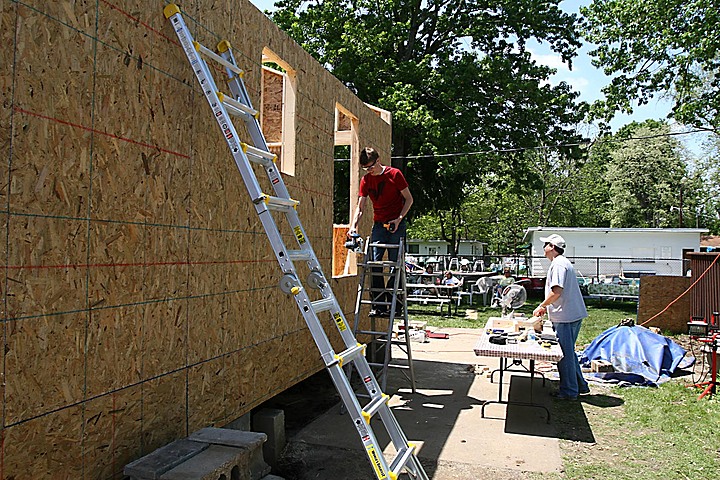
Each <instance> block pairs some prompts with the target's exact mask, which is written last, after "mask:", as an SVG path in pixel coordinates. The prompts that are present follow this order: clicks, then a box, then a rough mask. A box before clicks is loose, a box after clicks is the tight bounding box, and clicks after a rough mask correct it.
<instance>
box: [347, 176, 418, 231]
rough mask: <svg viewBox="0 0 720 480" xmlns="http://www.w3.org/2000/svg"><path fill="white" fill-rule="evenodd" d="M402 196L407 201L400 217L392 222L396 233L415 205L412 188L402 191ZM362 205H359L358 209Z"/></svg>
mask: <svg viewBox="0 0 720 480" xmlns="http://www.w3.org/2000/svg"><path fill="white" fill-rule="evenodd" d="M400 195H402V196H403V198H404V199H405V204H404V205H403V208H402V210H401V211H400V216H399V217H398V218H396V219H395V220H390V224H391V225H392V231H393V232H394V231H395V230H397V227H398V225H400V222H402V219H403V218H405V216H406V215H407V213H408V211H410V207H412V204H413V197H412V194H411V193H410V188H409V187H406V188H405V189H404V190H400ZM359 206H360V204H358V207H359Z"/></svg>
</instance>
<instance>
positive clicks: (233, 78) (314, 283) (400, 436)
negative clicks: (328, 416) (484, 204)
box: [163, 4, 428, 480]
mask: <svg viewBox="0 0 720 480" xmlns="http://www.w3.org/2000/svg"><path fill="white" fill-rule="evenodd" d="M163 13H164V14H165V17H166V18H167V19H169V20H170V22H171V24H172V27H173V29H174V30H175V33H176V34H177V37H178V40H179V41H180V44H181V45H182V48H183V50H184V51H185V55H186V56H187V59H188V61H189V62H190V65H191V67H192V69H193V71H194V73H195V77H196V78H197V80H198V82H199V84H200V87H201V89H202V91H203V94H204V95H205V98H206V100H207V101H208V103H209V104H210V108H211V109H212V115H213V117H214V118H215V120H216V121H217V123H218V125H219V126H220V129H221V131H222V134H223V136H224V137H225V141H226V142H227V144H228V147H229V148H230V152H231V154H232V157H233V160H234V161H235V164H236V165H237V168H238V170H239V171H240V175H241V176H242V179H243V182H244V183H245V186H246V187H247V190H248V193H249V194H250V199H251V200H252V202H253V204H254V206H255V210H256V212H257V214H258V217H259V218H260V220H261V222H262V224H263V227H264V229H265V233H266V234H267V237H268V240H269V241H270V245H271V247H272V249H273V251H274V252H275V256H276V258H277V260H278V263H279V264H280V269H281V270H282V273H283V276H282V278H281V280H280V285H279V286H280V289H281V290H282V291H283V292H285V293H286V294H289V295H292V296H293V298H294V299H295V302H296V303H297V306H298V308H299V309H300V312H301V313H302V316H303V317H304V319H305V323H306V324H307V326H308V329H309V330H310V333H311V335H312V336H313V339H314V341H315V344H316V345H317V347H318V349H319V350H320V354H321V358H322V360H323V362H324V363H325V367H326V368H327V371H328V373H329V374H330V377H331V378H332V380H333V383H334V384H335V387H336V388H337V391H338V393H339V394H340V397H341V399H342V402H343V405H344V407H345V408H346V409H347V411H348V413H349V415H350V416H351V417H352V421H353V423H354V425H355V428H356V429H357V432H358V434H359V436H360V439H361V441H362V443H363V446H364V448H365V453H366V454H367V456H368V459H369V460H370V464H371V466H372V468H373V471H374V473H375V476H376V477H377V478H378V480H383V479H396V478H398V476H399V475H400V474H401V473H402V472H406V473H407V474H408V475H410V477H411V478H414V479H424V480H428V477H427V474H426V473H425V471H424V470H423V468H422V466H421V464H420V461H419V460H418V459H417V456H416V454H415V448H416V446H415V445H412V444H409V443H408V441H407V439H406V438H405V434H404V433H403V431H402V429H401V428H400V425H399V423H398V421H397V419H396V418H395V416H394V414H393V412H392V410H390V407H389V406H388V400H389V397H388V395H386V394H385V393H383V392H382V390H381V389H380V386H379V385H378V383H377V380H376V379H375V376H374V375H373V373H372V370H371V369H370V365H369V364H368V362H367V360H366V359H365V356H364V353H365V345H361V344H359V343H358V342H357V340H356V339H355V336H354V335H353V333H352V331H351V330H350V329H349V328H348V326H347V323H346V320H345V316H344V315H343V312H342V310H341V308H340V305H339V303H338V301H337V299H336V298H335V296H334V295H333V292H332V289H331V287H330V284H329V282H328V281H327V279H326V278H325V275H324V274H323V272H322V269H321V267H320V262H319V261H318V259H317V257H316V256H315V251H314V250H313V248H312V246H311V245H310V241H309V239H308V238H307V236H306V235H305V230H304V229H303V226H302V224H301V222H300V217H299V216H298V214H297V207H298V204H299V202H297V201H296V200H293V199H292V198H290V195H289V193H288V190H287V188H286V186H285V183H284V182H283V179H282V177H281V175H280V172H279V171H278V169H277V168H276V166H275V159H276V156H275V155H274V154H272V153H270V152H269V151H268V148H267V143H266V142H265V137H264V135H263V133H262V131H261V129H260V125H259V123H258V116H259V115H258V111H257V110H255V109H254V108H253V107H252V103H251V102H250V98H249V96H248V93H247V89H246V87H245V83H244V82H243V80H242V76H243V72H242V70H241V69H240V68H238V66H237V63H236V61H235V57H234V55H233V53H232V49H231V46H230V43H229V42H227V41H225V40H223V41H222V42H220V43H219V44H218V46H217V50H218V53H216V52H213V51H212V50H210V49H208V48H206V47H204V46H202V45H200V44H199V43H197V42H195V41H194V39H193V36H192V34H191V33H190V31H189V30H188V27H187V25H186V24H185V20H184V19H183V16H182V12H181V11H180V8H179V7H178V6H177V5H174V4H168V5H166V6H165V8H164V11H163ZM205 58H208V59H210V60H213V61H214V62H216V63H218V64H219V65H221V66H223V67H224V69H225V73H226V74H227V79H226V80H227V83H228V86H229V89H230V92H231V94H230V95H225V94H223V93H220V92H219V91H218V88H217V86H216V84H215V80H214V78H213V75H212V73H211V71H210V68H209V67H208V64H207V63H206V61H205ZM231 115H233V116H236V117H239V118H240V119H241V120H242V122H243V124H244V127H245V128H246V129H247V134H248V135H249V137H250V139H251V141H252V143H251V144H250V143H244V142H242V141H241V140H240V139H239V137H238V133H237V130H236V128H235V126H234V124H233V122H232V119H231ZM251 162H252V164H257V165H259V166H262V167H263V169H264V170H265V174H266V175H267V177H268V179H269V180H270V184H271V185H272V187H273V190H274V195H270V194H267V193H264V192H263V191H262V190H261V189H260V185H259V182H258V179H257V177H256V176H255V173H254V167H253V166H252V164H251ZM273 212H279V214H280V213H281V214H284V216H285V219H286V220H287V222H288V224H289V225H290V227H291V228H292V231H293V233H294V237H295V240H296V241H297V248H295V249H292V250H291V249H289V248H288V247H287V246H286V245H285V244H284V242H283V237H282V236H281V234H280V230H279V229H278V225H277V223H276V221H275V217H274V216H273ZM294 262H306V263H307V266H308V268H309V270H310V274H309V275H308V278H307V281H306V285H307V286H308V287H309V288H310V290H316V291H317V292H316V293H315V295H313V297H314V298H316V299H313V298H311V292H310V291H309V290H308V288H306V287H305V285H304V284H303V282H301V281H300V278H299V276H298V274H297V271H296V269H295V264H294ZM322 312H328V314H329V315H330V317H331V318H332V319H333V320H334V324H335V326H336V327H337V329H338V331H339V332H340V336H341V337H342V340H343V342H344V344H345V350H343V351H342V352H339V353H336V352H335V351H334V350H333V348H332V345H331V343H330V341H329V339H328V336H327V334H326V332H325V330H324V329H323V326H322V324H321V322H320V320H319V317H318V315H319V314H320V313H322ZM349 363H352V364H353V365H354V366H355V368H356V369H357V370H358V372H360V375H361V376H362V379H363V382H364V384H365V387H366V390H367V392H368V395H369V396H370V401H369V402H368V403H367V404H366V405H364V406H362V405H360V401H359V399H358V397H357V396H356V395H355V392H353V390H352V388H351V387H350V383H349V381H348V378H347V376H346V375H345V372H344V371H343V369H342V367H343V365H346V364H349ZM375 415H379V418H380V420H381V421H382V424H383V425H384V427H385V429H386V430H387V433H388V435H389V437H390V440H391V441H392V443H393V446H394V447H395V450H396V452H397V454H396V455H395V458H394V459H393V460H392V462H388V460H387V459H386V458H385V455H384V453H383V451H382V448H381V446H380V445H379V444H378V442H377V440H376V438H375V433H374V432H373V429H372V423H371V421H372V419H373V418H374V416H375ZM376 424H377V422H376Z"/></svg>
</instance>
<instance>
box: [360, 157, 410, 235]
mask: <svg viewBox="0 0 720 480" xmlns="http://www.w3.org/2000/svg"><path fill="white" fill-rule="evenodd" d="M406 188H408V183H407V181H406V180H405V177H404V176H403V174H402V172H401V171H400V170H398V169H397V168H394V167H385V168H384V170H383V173H381V174H380V175H372V174H370V173H368V174H366V175H365V176H364V177H362V178H361V179H360V196H361V197H370V200H372V203H373V212H374V214H373V221H375V222H383V223H385V222H389V221H390V220H395V219H396V218H398V217H399V216H400V212H401V211H402V208H403V205H405V197H403V196H402V194H401V193H400V192H401V191H402V190H405V189H406Z"/></svg>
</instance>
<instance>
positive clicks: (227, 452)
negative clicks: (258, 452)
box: [160, 445, 250, 480]
mask: <svg viewBox="0 0 720 480" xmlns="http://www.w3.org/2000/svg"><path fill="white" fill-rule="evenodd" d="M249 456H250V451H249V450H246V449H244V448H235V447H226V446H224V445H210V446H209V447H208V448H207V449H205V450H203V451H202V452H200V453H198V454H197V455H195V456H194V457H192V458H190V459H189V460H186V461H185V462H183V463H181V464H180V465H178V466H177V467H175V468H173V469H172V470H169V471H167V472H165V473H164V474H163V475H162V476H161V477H160V480H218V479H220V478H222V477H223V476H224V478H226V479H230V478H232V479H237V480H250V471H249V469H248V468H243V467H242V466H243V465H247V463H248V457H249Z"/></svg>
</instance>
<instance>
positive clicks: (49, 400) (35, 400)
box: [5, 313, 87, 461]
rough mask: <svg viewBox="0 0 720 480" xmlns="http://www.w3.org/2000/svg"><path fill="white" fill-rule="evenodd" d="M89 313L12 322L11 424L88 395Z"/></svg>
mask: <svg viewBox="0 0 720 480" xmlns="http://www.w3.org/2000/svg"><path fill="white" fill-rule="evenodd" d="M86 316H87V314H86V313H69V314H66V315H48V316H41V317H36V318H25V319H22V320H10V321H8V322H7V324H6V327H5V328H6V342H7V345H6V347H5V348H6V353H5V424H6V425H12V424H14V423H17V422H20V421H22V420H26V419H29V418H32V417H35V416H41V415H47V414H48V413H49V412H52V411H53V410H56V409H58V408H62V407H63V406H65V405H73V404H75V403H78V402H80V401H82V400H83V387H84V382H85V355H84V345H85V343H84V342H85V323H86V321H87V320H86ZM54 415H55V412H53V413H52V414H51V415H50V416H54ZM13 428H14V427H13ZM6 459H7V456H6ZM6 461H7V460H6Z"/></svg>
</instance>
